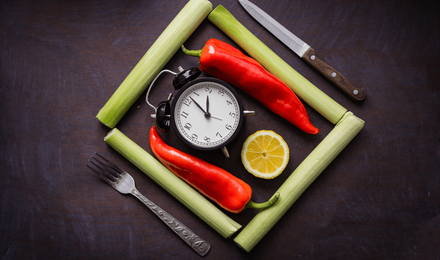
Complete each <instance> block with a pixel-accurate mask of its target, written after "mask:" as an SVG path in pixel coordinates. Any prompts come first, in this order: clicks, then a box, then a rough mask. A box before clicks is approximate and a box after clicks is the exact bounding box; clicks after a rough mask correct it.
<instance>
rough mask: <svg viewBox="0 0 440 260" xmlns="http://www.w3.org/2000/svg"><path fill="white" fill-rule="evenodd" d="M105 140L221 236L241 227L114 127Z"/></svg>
mask: <svg viewBox="0 0 440 260" xmlns="http://www.w3.org/2000/svg"><path fill="white" fill-rule="evenodd" d="M104 141H105V142H106V143H108V144H109V145H110V146H111V147H113V148H114V149H115V150H116V151H118V152H119V153H120V154H121V155H122V156H124V157H125V158H126V159H127V160H129V161H130V162H131V163H133V164H134V165H135V166H136V167H137V168H139V169H140V170H141V171H143V172H144V173H145V174H146V175H147V176H148V177H150V178H151V179H152V180H153V181H155V182H156V183H157V184H159V185H160V186H161V187H162V188H164V189H165V190H166V191H168V192H169V193H170V194H171V195H173V196H174V197H175V198H176V199H177V200H179V201H180V202H181V203H182V204H183V205H185V206H186V207H187V208H188V209H190V210H191V211H192V212H194V213H195V214H196V215H197V216H198V217H200V218H201V219H202V220H203V221H205V222H206V223H207V224H208V225H210V226H211V227H212V228H213V229H214V230H216V231H217V232H218V233H220V234H221V235H222V236H223V237H225V238H228V237H230V236H231V235H233V234H234V233H235V232H237V230H239V229H240V228H241V225H240V224H238V223H237V222H235V221H234V220H232V219H231V218H229V217H228V216H227V215H226V214H225V213H223V212H222V211H221V210H220V209H218V208H217V207H216V206H214V205H213V204H212V203H211V202H210V201H208V200H207V199H206V198H205V197H203V196H202V195H201V194H200V193H198V192H197V191H196V190H195V189H193V188H192V187H191V186H189V185H188V184H187V183H185V182H184V181H183V180H181V179H180V178H179V177H177V176H176V175H174V174H173V173H172V172H170V171H169V170H168V169H167V168H166V167H165V166H163V165H162V164H161V163H160V162H159V161H158V160H156V159H155V158H154V157H153V156H152V155H150V154H149V153H148V152H146V151H145V150H144V149H142V148H141V147H140V146H139V145H137V144H136V143H135V142H133V141H132V140H131V139H129V138H128V137H127V136H126V135H124V134H123V133H122V132H121V131H119V130H118V129H117V128H113V129H112V130H111V131H110V132H109V133H108V134H107V136H106V137H105V138H104Z"/></svg>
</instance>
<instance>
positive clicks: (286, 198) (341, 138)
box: [234, 112, 364, 252]
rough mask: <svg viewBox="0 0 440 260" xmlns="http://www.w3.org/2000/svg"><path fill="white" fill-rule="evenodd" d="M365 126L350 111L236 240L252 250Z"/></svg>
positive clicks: (248, 249) (246, 248)
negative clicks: (277, 197)
mask: <svg viewBox="0 0 440 260" xmlns="http://www.w3.org/2000/svg"><path fill="white" fill-rule="evenodd" d="M363 126H364V121H363V120H362V119H360V118H358V117H356V116H354V115H353V113H351V112H347V113H346V114H345V115H344V116H343V118H342V119H341V120H340V121H339V122H338V123H337V124H336V126H335V127H334V129H333V130H332V131H331V132H330V133H329V134H328V135H327V136H326V137H325V138H324V139H323V140H322V141H321V143H320V144H319V145H318V146H317V147H316V148H315V149H314V150H313V151H312V152H311V153H310V154H309V156H307V158H306V159H304V161H303V162H302V163H301V164H300V165H299V166H298V168H296V170H295V171H294V172H293V173H292V174H291V175H290V176H289V178H287V179H286V181H285V182H284V183H283V184H282V185H281V187H280V188H279V189H278V190H277V192H279V193H280V199H279V200H278V203H276V204H275V205H273V206H272V207H270V208H267V209H264V210H261V211H260V212H258V213H257V215H255V217H254V218H253V219H252V220H251V221H250V222H249V224H248V225H246V227H245V228H244V229H243V230H242V231H241V232H240V233H239V234H238V235H237V237H235V239H234V241H235V242H236V243H237V244H238V245H239V246H240V247H241V248H243V249H244V250H246V251H247V252H249V251H251V250H252V249H253V248H254V247H255V245H257V243H258V242H259V241H260V240H261V239H262V238H263V237H264V236H265V235H266V234H267V233H268V232H269V230H270V229H271V228H272V227H273V226H274V225H275V224H276V223H277V222H278V220H280V219H281V217H282V216H283V215H284V214H285V213H286V212H287V210H288V209H289V208H290V207H291V206H292V205H293V204H294V203H295V201H296V200H297V199H298V198H299V197H300V196H301V194H302V193H303V192H304V191H305V190H306V189H307V188H308V187H309V186H310V184H312V183H313V181H314V180H315V179H316V178H317V177H318V176H319V175H320V174H321V172H322V171H323V170H324V169H325V168H326V167H327V166H328V165H329V164H330V163H331V162H332V161H333V160H334V159H335V158H336V156H338V154H339V153H340V152H341V151H342V150H343V149H344V148H345V147H346V146H347V145H348V144H349V143H350V141H351V140H352V139H353V138H354V137H355V136H356V135H357V134H358V133H359V132H360V131H361V129H362V128H363Z"/></svg>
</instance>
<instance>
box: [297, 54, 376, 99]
mask: <svg viewBox="0 0 440 260" xmlns="http://www.w3.org/2000/svg"><path fill="white" fill-rule="evenodd" d="M302 58H303V59H304V60H305V61H306V62H307V63H308V64H310V65H311V66H312V67H313V68H315V69H316V70H317V71H319V72H320V73H321V74H322V75H323V76H325V77H326V78H327V79H328V80H330V81H331V82H332V83H333V84H334V85H335V86H336V87H338V88H339V89H341V90H342V91H343V92H344V93H345V94H347V95H348V96H349V97H350V98H352V99H354V100H356V101H362V100H364V99H365V97H366V96H367V93H366V91H365V90H364V89H363V88H355V87H354V86H353V85H352V84H351V83H350V82H349V81H348V79H346V78H345V77H344V76H343V75H342V74H341V73H340V72H339V71H337V70H335V69H334V68H332V67H331V66H330V65H328V64H327V63H325V62H323V61H322V60H320V59H319V58H318V56H316V53H315V50H314V49H313V48H310V49H309V50H308V51H307V52H306V53H305V54H304V56H303V57H302Z"/></svg>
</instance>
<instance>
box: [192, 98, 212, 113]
mask: <svg viewBox="0 0 440 260" xmlns="http://www.w3.org/2000/svg"><path fill="white" fill-rule="evenodd" d="M189 98H190V99H191V100H192V101H193V102H194V104H196V105H197V107H199V108H200V109H201V110H202V111H203V113H205V117H206V118H210V117H211V114H210V113H209V112H206V111H205V109H203V107H202V106H201V105H199V103H197V101H195V100H194V99H193V98H192V97H189Z"/></svg>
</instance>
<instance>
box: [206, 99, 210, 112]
mask: <svg viewBox="0 0 440 260" xmlns="http://www.w3.org/2000/svg"><path fill="white" fill-rule="evenodd" d="M206 112H207V113H209V96H206Z"/></svg>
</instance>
